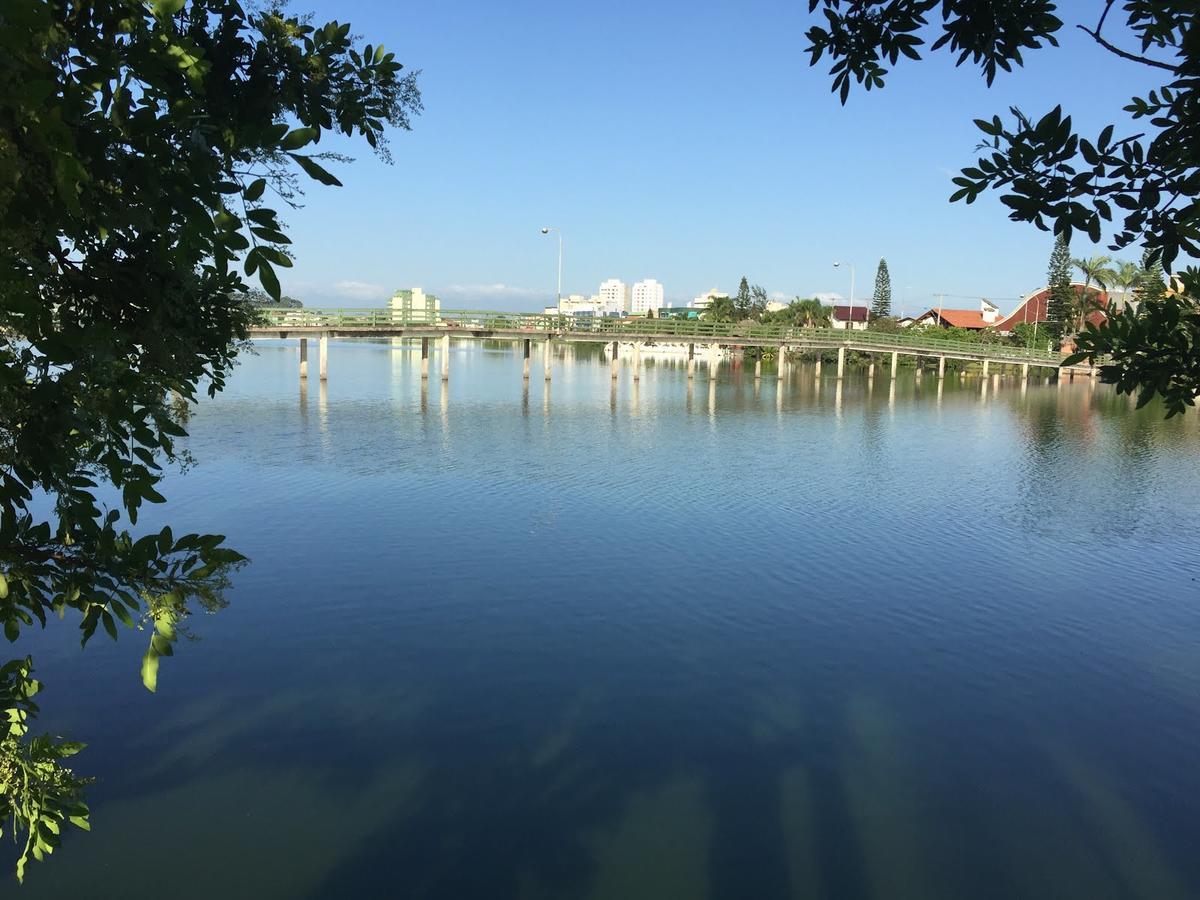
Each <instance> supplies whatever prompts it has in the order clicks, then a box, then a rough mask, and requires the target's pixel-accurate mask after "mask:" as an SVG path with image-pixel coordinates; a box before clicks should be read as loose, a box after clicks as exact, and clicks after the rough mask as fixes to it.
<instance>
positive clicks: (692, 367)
mask: <svg viewBox="0 0 1200 900" xmlns="http://www.w3.org/2000/svg"><path fill="white" fill-rule="evenodd" d="M687 373H688V376H687V377H688V381H691V380H692V379H693V378H695V377H696V345H695V344H688V363H687Z"/></svg>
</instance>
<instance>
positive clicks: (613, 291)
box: [600, 278, 629, 313]
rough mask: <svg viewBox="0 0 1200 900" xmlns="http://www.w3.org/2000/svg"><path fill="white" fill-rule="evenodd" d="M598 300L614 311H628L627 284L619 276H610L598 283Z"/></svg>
mask: <svg viewBox="0 0 1200 900" xmlns="http://www.w3.org/2000/svg"><path fill="white" fill-rule="evenodd" d="M600 302H601V303H603V304H604V305H605V307H606V308H608V309H612V310H614V311H615V312H619V313H627V312H629V285H627V284H626V283H625V282H623V281H622V280H621V279H620V278H610V279H608V281H605V282H603V283H602V284H601V285H600Z"/></svg>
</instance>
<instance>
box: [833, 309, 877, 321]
mask: <svg viewBox="0 0 1200 900" xmlns="http://www.w3.org/2000/svg"><path fill="white" fill-rule="evenodd" d="M868 312H869V310H868V309H867V307H866V305H863V306H834V308H833V318H835V319H837V320H838V321H839V322H845V321H846V320H847V319H851V320H853V321H855V322H865V321H867V313H868Z"/></svg>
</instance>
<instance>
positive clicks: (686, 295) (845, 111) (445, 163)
mask: <svg viewBox="0 0 1200 900" xmlns="http://www.w3.org/2000/svg"><path fill="white" fill-rule="evenodd" d="M1063 7H1064V8H1063V9H1062V10H1061V13H1062V17H1063V18H1064V19H1065V20H1066V22H1067V23H1068V27H1067V28H1066V29H1064V31H1063V33H1062V34H1061V41H1062V45H1063V46H1062V47H1061V48H1059V49H1053V48H1051V49H1049V50H1044V51H1040V52H1037V53H1032V54H1029V56H1028V59H1027V65H1026V67H1025V68H1024V69H1022V70H1018V71H1017V72H1016V73H1015V74H1013V75H1009V76H1002V77H1001V78H999V79H998V80H997V82H996V84H995V85H994V86H993V87H992V88H991V89H990V90H989V89H987V88H986V86H985V84H984V81H983V78H982V76H981V75H979V74H978V73H977V71H976V70H974V69H969V68H966V67H963V68H961V69H956V68H955V67H954V66H953V64H952V61H951V60H950V59H949V57H947V55H946V54H945V53H940V54H938V55H936V56H935V57H934V58H933V59H930V60H926V61H923V62H921V63H911V64H908V65H904V64H903V62H902V63H901V64H900V65H899V66H897V68H896V70H895V71H894V72H893V73H892V75H891V77H890V78H889V81H888V85H887V87H886V89H885V90H884V91H882V92H876V91H873V92H871V93H870V94H866V93H865V92H864V93H857V94H854V95H852V96H851V99H850V102H849V104H848V105H847V106H845V107H843V106H841V105H840V104H839V103H838V102H837V99H836V98H835V97H834V96H833V95H832V94H831V93H830V90H829V78H828V76H827V75H826V73H825V69H826V68H827V65H826V64H823V65H820V66H818V67H817V68H815V69H814V68H810V67H809V66H808V64H807V58H808V57H807V55H806V54H805V53H804V52H803V48H804V46H805V44H806V41H805V38H804V31H805V30H806V28H807V27H808V14H807V4H806V3H804V2H802V0H793V2H786V3H784V2H780V3H774V2H772V3H766V2H762V3H754V2H748V3H726V2H707V3H703V4H695V3H687V4H684V3H676V2H646V0H643V2H638V3H631V2H624V0H613V2H608V3H605V4H586V5H585V4H573V3H561V2H559V3H549V2H538V3H535V2H511V3H505V4H496V3H483V2H470V3H467V2H457V3H444V2H443V3H425V4H399V3H385V2H337V3H333V2H327V0H326V2H321V3H318V4H316V5H315V7H308V6H307V5H306V4H305V3H304V2H303V0H301V2H298V3H297V4H295V7H294V8H295V9H296V10H300V9H302V8H312V9H313V10H314V12H315V17H316V20H317V21H318V23H320V22H323V21H325V20H327V19H334V18H336V19H338V20H340V21H349V22H351V23H352V25H353V30H354V32H356V33H358V34H360V35H362V39H363V42H364V43H365V42H367V41H370V42H373V43H379V42H382V43H383V44H385V46H386V47H387V48H388V49H389V50H393V51H395V52H396V54H397V57H398V58H399V59H400V60H401V61H402V62H404V63H405V65H406V66H408V67H410V68H414V69H420V70H421V72H422V74H421V77H420V85H421V90H422V94H423V97H424V103H425V112H424V113H423V114H422V115H421V116H419V117H418V118H417V119H416V120H415V121H414V128H413V131H412V132H409V133H404V132H397V133H394V134H393V135H392V140H391V150H392V153H393V155H394V164H393V165H390V166H389V165H385V164H384V163H382V162H381V161H379V160H378V159H376V158H375V157H374V156H373V155H372V154H371V152H370V150H369V148H367V147H366V145H365V144H361V145H357V144H356V145H349V144H346V143H343V142H341V141H339V140H337V139H336V138H334V137H332V136H330V137H327V138H325V139H323V140H322V142H321V148H322V149H337V150H344V151H345V152H348V153H350V154H351V155H353V156H354V157H355V162H354V163H353V164H351V165H349V166H333V167H331V168H332V169H333V171H335V172H336V174H337V175H338V176H339V177H340V178H341V179H342V181H343V182H344V184H345V187H343V188H322V187H320V186H319V185H316V184H313V186H312V188H311V189H310V190H309V191H308V195H307V198H306V201H305V206H304V208H303V209H301V210H299V211H295V212H289V213H287V215H286V219H287V221H288V225H289V232H290V234H291V235H292V237H293V240H294V242H295V250H296V252H297V254H298V259H297V262H296V265H295V268H294V269H292V270H291V271H286V272H283V273H281V274H282V276H283V278H282V281H283V286H284V290H285V291H286V292H288V293H291V294H294V295H295V296H297V297H299V298H300V299H301V300H303V301H304V302H305V303H306V304H308V305H310V306H316V305H338V306H377V305H381V304H382V303H383V302H384V300H385V299H386V298H387V297H388V296H390V294H391V292H392V291H393V290H394V289H396V288H400V287H410V286H414V285H420V286H422V287H424V288H425V289H426V290H428V291H434V292H436V293H438V294H440V295H441V296H442V298H443V305H444V306H448V307H460V308H461V307H473V308H490V309H513V310H517V309H533V308H539V307H541V306H543V305H545V303H547V302H553V298H554V292H555V266H556V245H555V243H554V241H553V239H552V238H547V237H543V236H542V235H541V234H540V232H539V229H540V227H541V226H542V225H544V224H545V225H556V226H559V227H561V228H562V230H563V234H564V247H565V249H564V260H565V264H564V270H565V273H564V285H563V289H564V293H591V292H593V291H595V289H596V287H597V286H598V285H599V283H600V281H602V280H603V279H605V278H610V277H618V278H621V279H623V280H625V281H626V282H629V283H632V282H633V281H636V280H638V279H641V278H657V279H658V280H659V281H661V282H662V283H663V284H664V285H665V288H666V296H667V298H668V300H673V301H676V302H679V301H686V300H688V299H690V298H691V297H693V296H695V295H696V294H697V293H700V292H702V291H704V290H707V289H708V288H710V287H719V288H722V289H725V290H730V291H732V290H734V289H735V288H736V286H737V282H738V279H739V278H740V277H741V276H742V275H743V274H745V275H747V276H748V277H749V279H750V281H751V283H756V282H757V283H761V284H762V285H763V286H764V287H766V288H767V290H768V291H769V292H770V293H772V294H777V295H780V296H787V297H791V296H794V295H802V296H808V295H811V294H814V293H818V292H837V293H840V294H842V295H843V296H845V295H847V294H848V293H849V278H848V275H847V274H846V270H845V268H842V269H834V268H833V266H832V262H833V260H836V259H842V260H847V261H849V262H851V263H853V264H854V266H855V268H856V271H857V285H856V292H855V295H856V297H857V298H862V297H864V296H866V295H868V294H869V292H870V289H871V283H872V281H873V278H874V271H875V266H876V264H877V263H878V261H879V258H880V257H886V258H887V260H888V265H889V267H890V269H891V273H892V285H893V290H894V295H895V298H896V305H897V306H904V307H907V310H908V311H915V310H918V309H924V308H927V307H928V306H930V305H931V304H932V303H933V302H934V301H932V299H931V297H932V294H933V293H935V292H938V291H941V292H945V293H946V294H949V295H961V296H962V297H963V298H964V299H961V300H959V299H952V300H947V301H946V305H947V306H951V305H957V306H962V307H975V308H977V306H978V301H977V300H971V299H966V298H972V297H980V296H986V297H990V298H993V299H994V300H996V301H997V302H998V303H999V305H1000V306H1001V308H1002V309H1004V310H1005V311H1007V310H1008V309H1009V308H1011V307H1012V306H1013V305H1015V302H1016V300H1015V298H1017V297H1018V296H1019V295H1021V294H1023V293H1026V292H1028V291H1029V290H1032V289H1033V288H1035V287H1037V286H1039V285H1040V284H1041V283H1042V281H1043V280H1044V274H1045V269H1046V260H1047V257H1048V256H1049V251H1050V238H1049V236H1048V235H1046V234H1045V233H1042V232H1039V231H1037V230H1036V229H1035V228H1033V227H1032V226H1029V225H1020V224H1017V223H1013V222H1010V221H1009V220H1008V218H1007V216H1006V215H1005V212H1004V207H1002V206H1001V205H1000V203H999V202H998V200H996V199H995V198H993V197H988V198H985V199H982V200H980V201H979V202H977V203H975V204H974V205H972V206H966V205H964V204H961V203H957V204H954V205H950V204H949V203H947V202H946V201H947V197H948V196H949V194H950V192H951V190H952V186H951V184H950V178H951V177H952V176H953V175H954V174H955V173H956V172H957V171H958V169H960V168H961V167H963V166H965V165H969V164H971V163H972V162H973V161H974V159H975V156H976V154H975V152H974V151H975V146H976V145H977V143H978V140H979V134H978V132H977V131H976V130H975V127H974V126H973V125H972V124H971V120H972V119H973V118H978V117H984V116H987V117H990V115H991V114H992V113H1000V112H1003V111H1005V110H1007V108H1008V106H1010V105H1017V106H1019V107H1021V108H1022V109H1023V110H1025V111H1026V112H1027V113H1029V114H1030V115H1040V114H1041V113H1043V112H1045V111H1047V110H1049V109H1050V108H1052V107H1053V106H1054V105H1055V104H1056V103H1059V102H1061V103H1063V104H1064V108H1065V109H1066V111H1067V112H1068V113H1070V114H1072V115H1073V116H1074V118H1075V121H1076V122H1077V123H1078V124H1079V125H1081V126H1082V127H1083V129H1084V131H1085V132H1093V133H1094V132H1096V131H1098V130H1099V129H1100V128H1101V127H1103V125H1104V124H1106V123H1108V122H1109V121H1113V116H1114V115H1123V114H1120V113H1119V110H1120V107H1121V106H1123V105H1124V104H1125V103H1126V102H1127V101H1128V98H1129V97H1130V96H1132V95H1133V94H1134V93H1139V92H1144V91H1145V90H1147V89H1148V88H1149V87H1152V86H1155V85H1154V83H1153V82H1152V81H1151V80H1149V79H1148V78H1147V75H1146V72H1144V71H1143V70H1141V69H1140V68H1139V67H1137V66H1135V65H1131V64H1128V63H1123V62H1121V61H1120V60H1117V59H1115V58H1114V57H1111V56H1110V55H1108V54H1107V53H1105V52H1104V51H1103V50H1101V49H1100V48H1098V47H1096V46H1095V45H1094V44H1092V42H1091V39H1090V38H1088V37H1087V36H1086V35H1083V34H1082V33H1081V32H1079V31H1078V30H1077V29H1075V28H1074V24H1075V23H1076V22H1079V21H1084V19H1082V18H1080V16H1081V15H1082V14H1086V16H1087V21H1089V22H1090V21H1091V18H1092V16H1093V15H1094V12H1093V9H1092V8H1093V4H1085V3H1083V2H1070V3H1066V4H1063ZM1151 74H1152V73H1151ZM1120 131H1121V130H1120V129H1118V133H1120ZM1073 250H1074V251H1075V253H1076V254H1077V255H1085V254H1086V255H1090V254H1091V253H1093V252H1102V251H1101V248H1093V247H1092V246H1091V245H1089V244H1088V243H1087V242H1086V239H1085V238H1082V237H1079V238H1076V244H1075V246H1074V247H1073ZM1125 255H1126V256H1127V257H1129V258H1133V257H1134V256H1135V255H1136V254H1135V253H1126V254H1125Z"/></svg>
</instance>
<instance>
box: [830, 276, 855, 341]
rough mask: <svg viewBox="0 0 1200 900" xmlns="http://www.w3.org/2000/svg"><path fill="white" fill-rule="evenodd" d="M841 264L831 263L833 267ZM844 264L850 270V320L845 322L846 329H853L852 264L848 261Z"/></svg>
mask: <svg viewBox="0 0 1200 900" xmlns="http://www.w3.org/2000/svg"><path fill="white" fill-rule="evenodd" d="M841 266H842V263H841V262H835V263H834V264H833V267H834V268H835V269H837V268H840V267H841ZM845 266H846V268H847V269H849V270H850V321H849V322H847V323H846V330H847V331H853V330H854V266H853V265H851V264H850V263H845Z"/></svg>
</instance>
